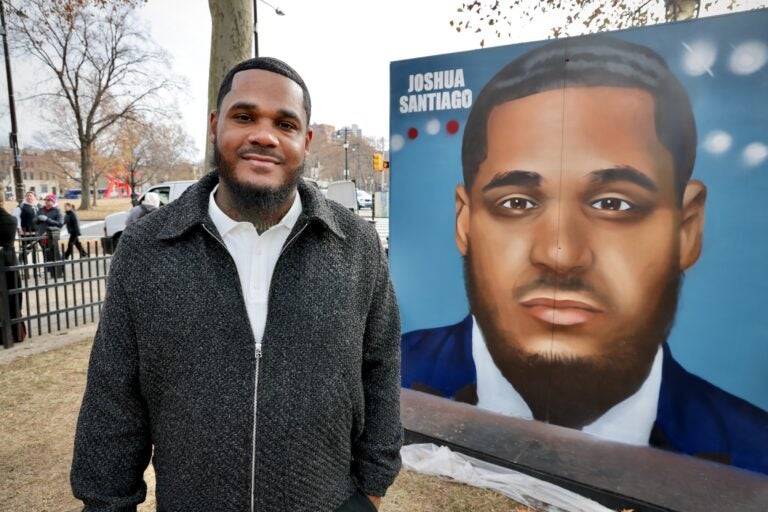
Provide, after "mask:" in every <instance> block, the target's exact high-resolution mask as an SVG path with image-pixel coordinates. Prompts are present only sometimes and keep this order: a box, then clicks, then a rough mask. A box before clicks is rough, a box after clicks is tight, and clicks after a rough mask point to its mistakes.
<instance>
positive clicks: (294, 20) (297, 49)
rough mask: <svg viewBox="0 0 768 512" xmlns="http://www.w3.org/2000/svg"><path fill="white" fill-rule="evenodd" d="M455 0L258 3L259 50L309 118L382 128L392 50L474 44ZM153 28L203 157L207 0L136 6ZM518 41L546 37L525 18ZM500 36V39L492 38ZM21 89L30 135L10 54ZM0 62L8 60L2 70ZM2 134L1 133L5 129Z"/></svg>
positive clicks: (3, 107) (0, 123)
mask: <svg viewBox="0 0 768 512" xmlns="http://www.w3.org/2000/svg"><path fill="white" fill-rule="evenodd" d="M460 3H461V2H460V0H388V1H386V2H385V1H378V2H373V1H370V0H359V1H352V0H323V1H322V2H315V1H311V0H270V1H269V4H271V5H273V6H275V7H279V8H280V9H281V10H282V11H283V12H285V15H284V16H278V15H277V14H275V12H274V9H272V8H270V7H269V6H268V5H267V4H265V3H264V2H262V1H261V0H260V1H259V3H258V17H259V53H260V54H261V55H263V56H272V57H277V58H279V59H281V60H284V61H285V62H287V63H288V64H290V65H291V66H292V67H294V68H295V69H296V70H297V71H298V72H299V74H301V75H302V77H303V78H304V80H305V82H306V83H307V85H308V87H309V91H310V93H311V95H312V104H313V105H312V107H313V111H312V121H313V122H315V123H325V124H330V125H334V126H336V127H337V128H340V127H343V126H351V125H352V124H357V125H358V126H359V127H360V128H361V129H362V130H363V135H366V136H374V137H387V136H388V131H389V127H388V126H389V124H388V123H389V63H390V62H391V61H394V60H402V59H410V58H415V57H424V56H429V55H435V54H440V53H449V52H456V51H463V50H471V49H476V48H478V47H479V44H478V39H477V38H476V37H471V36H470V35H468V34H466V33H464V34H459V33H457V32H456V31H455V30H454V29H453V28H451V26H450V25H449V21H450V19H451V18H452V17H453V16H454V15H455V12H456V8H457V6H458V5H460ZM140 16H141V18H142V19H143V20H145V21H146V23H147V27H148V29H149V31H150V34H151V36H152V38H153V39H154V40H155V41H156V42H157V43H158V44H159V45H160V46H161V47H163V48H165V49H166V50H167V51H168V53H169V54H170V56H171V58H172V70H173V72H174V73H176V74H177V75H180V76H182V77H184V78H186V82H187V90H186V92H185V93H183V94H181V95H179V97H178V99H177V101H178V103H179V105H180V106H181V111H182V115H183V121H184V125H185V128H186V129H187V132H188V133H189V135H190V136H191V137H192V138H193V140H194V141H195V144H196V146H197V150H198V151H197V153H198V154H199V156H200V158H202V155H203V151H204V147H205V137H206V123H207V94H208V92H207V91H208V61H209V52H210V34H211V21H210V14H209V11H208V2H207V1H206V0H149V1H148V2H147V4H146V5H145V6H144V7H143V8H141V10H140ZM526 30H527V32H525V33H523V32H520V33H519V35H518V38H517V39H516V40H515V41H510V40H507V41H505V42H518V41H522V40H530V39H543V38H545V37H546V32H545V31H544V30H541V29H539V32H538V34H536V31H535V30H533V26H532V25H531V24H526ZM497 44H500V43H497ZM11 69H12V71H13V80H14V89H15V93H16V98H17V118H18V122H19V140H20V144H21V146H22V147H25V146H28V145H32V144H33V143H34V140H35V134H36V133H44V130H45V126H44V124H43V121H42V120H41V119H40V117H39V116H38V115H36V114H35V110H36V107H35V105H34V104H33V103H34V101H24V100H23V98H24V95H25V91H28V90H30V89H29V85H30V84H31V82H32V81H33V80H34V77H35V73H36V71H35V66H34V65H33V62H31V61H29V60H28V59H21V58H15V59H14V60H13V61H12V63H11ZM3 71H4V70H3ZM2 84H3V87H2V89H3V94H2V95H0V96H2V97H0V131H1V132H3V133H8V132H9V131H10V120H9V116H8V99H7V94H6V92H5V78H4V73H3V77H2ZM0 140H2V142H0V144H2V145H5V141H6V140H7V139H6V137H5V135H3V136H2V139H0Z"/></svg>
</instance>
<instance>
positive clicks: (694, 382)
mask: <svg viewBox="0 0 768 512" xmlns="http://www.w3.org/2000/svg"><path fill="white" fill-rule="evenodd" d="M663 351H664V363H663V369H662V377H661V390H660V393H659V407H658V411H657V414H656V422H655V424H654V427H653V432H652V434H651V439H650V440H649V441H650V444H651V445H652V446H656V447H659V448H664V449H668V450H672V451H676V452H680V453H686V454H689V455H694V456H698V457H703V458H707V459H711V460H716V461H718V462H723V463H727V464H732V465H734V466H738V467H741V468H745V469H750V470H752V471H758V472H761V473H766V474H768V413H766V412H765V411H763V410H762V409H760V408H758V407H756V406H754V405H752V404H750V403H749V402H746V401H744V400H742V399H740V398H737V397H735V396H733V395H731V394H730V393H727V392H725V391H723V390H722V389H720V388H718V387H716V386H714V385H712V384H711V383H709V382H707V381H705V380H704V379H702V378H700V377H697V376H696V375H693V374H691V373H689V372H687V371H686V370H685V369H684V368H683V367H682V366H680V364H679V363H678V362H677V361H675V360H674V359H673V358H672V353H671V352H670V350H669V347H668V346H667V344H666V343H665V344H664V347H663ZM402 358H403V362H402V385H403V387H406V388H412V389H418V390H421V391H427V392H431V393H434V394H437V395H440V396H443V397H446V398H452V399H455V400H461V401H467V402H470V403H477V397H476V393H475V391H474V390H475V386H476V384H477V375H476V373H475V364H474V361H473V359H472V317H471V316H467V317H466V318H465V319H464V320H462V321H461V322H459V323H458V324H454V325H449V326H446V327H438V328H435V329H422V330H419V331H412V332H409V333H406V334H404V335H403V338H402ZM473 399H474V401H473Z"/></svg>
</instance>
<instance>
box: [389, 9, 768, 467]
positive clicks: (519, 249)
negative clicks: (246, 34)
mask: <svg viewBox="0 0 768 512" xmlns="http://www.w3.org/2000/svg"><path fill="white" fill-rule="evenodd" d="M766 26H768V11H766V10H762V11H752V12H749V13H741V14H734V15H729V16H721V17H717V18H708V19H702V20H695V21H691V22H682V23H675V24H669V25H662V26H656V27H647V28H642V29H633V30H628V31H620V32H614V33H612V34H609V35H593V36H583V37H578V38H569V39H561V40H556V41H549V42H537V43H529V44H523V45H513V46H506V47H498V48H491V49H485V50H476V51H469V52H462V53H456V54H450V55H439V56H434V57H427V58H420V59H413V60H407V61H399V62H394V63H392V65H391V74H390V79H391V111H390V119H391V133H390V139H391V141H390V146H391V147H390V160H391V166H392V196H391V202H392V204H391V209H392V210H391V211H392V215H391V219H390V260H391V267H392V275H393V279H394V281H395V287H396V290H397V293H398V298H399V300H400V304H401V310H402V320H403V332H404V333H405V334H404V335H403V386H404V387H409V388H413V389H418V390H422V391H427V392H430V393H434V394H438V395H440V396H444V397H448V398H452V399H455V400H460V401H464V402H469V403H473V404H476V405H478V406H479V407H483V408H486V409H489V410H492V411H496V412H500V413H503V414H508V415H511V416H516V417H522V418H527V419H531V420H538V421H544V422H549V423H553V424H556V425H562V426H567V427H571V428H575V429H580V430H583V431H585V432H587V433H590V434H593V435H595V436H599V437H601V438H604V439H609V440H614V441H619V442H624V443H630V444H636V445H649V446H655V447H661V448H664V449H669V450H673V451H676V452H680V453H685V454H690V455H694V456H699V457H704V458H707V459H711V460H716V461H719V462H723V463H727V464H733V465H735V466H738V467H741V468H745V469H749V470H753V471H758V472H762V473H768V413H767V412H766V410H768V371H766V369H768V315H766V308H765V305H764V298H765V297H766V295H768V276H767V275H766V272H765V264H766V262H768V229H767V228H768V202H766V201H765V199H764V198H765V197H766V193H768V93H766V91H768V66H767V65H766V63H767V62H768V36H766V31H765V27H766Z"/></svg>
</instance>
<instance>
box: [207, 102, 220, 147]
mask: <svg viewBox="0 0 768 512" xmlns="http://www.w3.org/2000/svg"><path fill="white" fill-rule="evenodd" d="M218 121H219V120H218V117H217V116H216V111H215V110H214V111H213V112H211V115H210V119H209V121H208V142H210V143H211V144H216V125H217V124H218Z"/></svg>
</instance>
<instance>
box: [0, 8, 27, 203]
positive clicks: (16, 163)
mask: <svg viewBox="0 0 768 512" xmlns="http://www.w3.org/2000/svg"><path fill="white" fill-rule="evenodd" d="M0 21H1V22H2V24H1V25H0V27H1V28H2V35H3V52H4V53H5V76H6V78H7V80H8V106H9V107H10V111H11V133H10V134H9V142H10V146H11V152H12V153H13V182H14V183H15V184H16V201H18V202H21V200H22V199H24V182H23V181H22V178H21V155H20V154H19V140H18V138H17V136H16V133H17V132H18V127H17V126H16V102H15V101H14V98H13V79H12V77H11V58H10V56H9V54H8V29H7V28H6V26H5V2H3V1H1V0H0ZM3 194H5V190H3Z"/></svg>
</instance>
